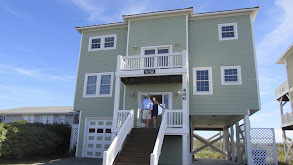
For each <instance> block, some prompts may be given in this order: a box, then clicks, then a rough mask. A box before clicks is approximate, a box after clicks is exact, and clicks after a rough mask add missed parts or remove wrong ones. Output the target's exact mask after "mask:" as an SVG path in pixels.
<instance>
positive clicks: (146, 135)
mask: <svg viewBox="0 0 293 165" xmlns="http://www.w3.org/2000/svg"><path fill="white" fill-rule="evenodd" d="M158 131H159V129H156V128H133V129H132V130H131V132H130V134H129V136H128V137H127V139H126V142H125V145H124V147H123V148H122V150H121V152H120V153H119V154H118V156H117V158H116V160H115V162H114V164H115V165H142V164H143V165H149V164H150V154H151V153H152V151H153V149H154V145H155V142H156V138H157V135H158Z"/></svg>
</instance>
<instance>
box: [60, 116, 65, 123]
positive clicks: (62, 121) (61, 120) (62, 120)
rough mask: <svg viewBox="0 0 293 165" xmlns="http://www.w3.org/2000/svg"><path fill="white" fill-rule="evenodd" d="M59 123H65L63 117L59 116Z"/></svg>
mask: <svg viewBox="0 0 293 165" xmlns="http://www.w3.org/2000/svg"><path fill="white" fill-rule="evenodd" d="M59 123H65V115H59Z"/></svg>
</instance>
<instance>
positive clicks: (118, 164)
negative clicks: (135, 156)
mask: <svg viewBox="0 0 293 165" xmlns="http://www.w3.org/2000/svg"><path fill="white" fill-rule="evenodd" d="M115 165H149V164H146V163H115Z"/></svg>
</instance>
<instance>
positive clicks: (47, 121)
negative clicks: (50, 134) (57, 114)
mask: <svg viewBox="0 0 293 165" xmlns="http://www.w3.org/2000/svg"><path fill="white" fill-rule="evenodd" d="M43 116H46V117H47V122H46V123H45V124H53V123H54V115H41V116H40V123H43V122H42V117H43ZM49 116H52V117H53V120H52V123H49V122H48V118H49Z"/></svg>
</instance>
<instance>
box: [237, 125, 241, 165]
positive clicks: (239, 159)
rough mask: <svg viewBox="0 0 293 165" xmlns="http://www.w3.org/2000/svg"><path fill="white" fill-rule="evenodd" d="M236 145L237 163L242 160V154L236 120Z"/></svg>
mask: <svg viewBox="0 0 293 165" xmlns="http://www.w3.org/2000/svg"><path fill="white" fill-rule="evenodd" d="M236 146H237V163H238V164H241V162H242V154H241V143H240V127H239V121H237V122H236Z"/></svg>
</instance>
